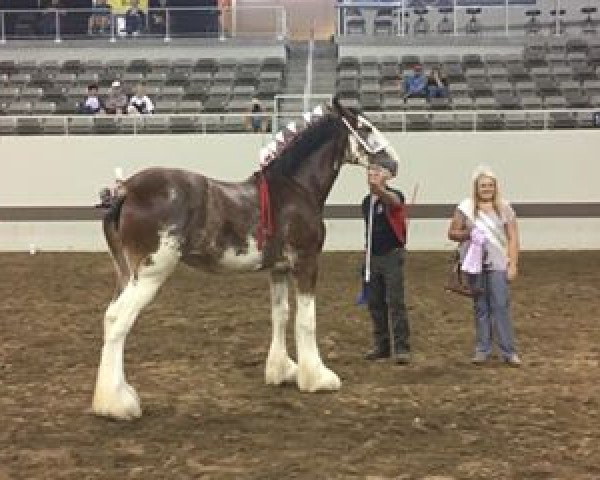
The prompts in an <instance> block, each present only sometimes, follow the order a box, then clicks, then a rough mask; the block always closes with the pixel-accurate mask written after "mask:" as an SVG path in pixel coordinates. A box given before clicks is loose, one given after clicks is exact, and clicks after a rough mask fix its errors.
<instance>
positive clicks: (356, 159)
mask: <svg viewBox="0 0 600 480" xmlns="http://www.w3.org/2000/svg"><path fill="white" fill-rule="evenodd" d="M348 141H349V144H350V157H352V158H351V159H349V160H348V161H349V163H357V164H359V165H362V166H363V167H368V166H369V155H368V154H367V153H366V152H365V150H364V149H363V148H362V146H361V145H360V142H359V141H358V140H357V139H356V138H354V135H349V136H348Z"/></svg>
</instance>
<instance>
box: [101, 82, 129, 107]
mask: <svg viewBox="0 0 600 480" xmlns="http://www.w3.org/2000/svg"><path fill="white" fill-rule="evenodd" d="M104 110H105V112H106V113H108V114H112V115H114V114H117V113H127V95H125V93H124V92H123V90H122V89H121V83H120V82H119V81H118V80H115V81H114V82H113V83H112V85H111V87H110V92H109V93H108V97H107V98H106V102H105V104H104Z"/></svg>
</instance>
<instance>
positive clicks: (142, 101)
mask: <svg viewBox="0 0 600 480" xmlns="http://www.w3.org/2000/svg"><path fill="white" fill-rule="evenodd" d="M127 111H128V112H129V113H137V114H147V113H154V103H152V100H150V98H149V97H148V95H146V91H145V89H144V86H143V85H138V86H137V87H136V89H135V95H133V96H132V97H131V98H130V99H129V106H128V108H127Z"/></svg>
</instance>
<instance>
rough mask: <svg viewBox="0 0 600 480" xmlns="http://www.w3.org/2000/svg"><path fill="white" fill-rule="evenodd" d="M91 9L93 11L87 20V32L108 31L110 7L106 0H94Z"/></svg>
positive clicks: (98, 32) (103, 32)
mask: <svg viewBox="0 0 600 480" xmlns="http://www.w3.org/2000/svg"><path fill="white" fill-rule="evenodd" d="M93 9H94V11H93V13H92V14H91V15H90V18H89V20H88V34H89V35H97V34H107V33H110V23H111V9H110V5H109V4H108V3H107V0H96V2H95V3H94V7H93Z"/></svg>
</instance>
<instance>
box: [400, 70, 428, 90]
mask: <svg viewBox="0 0 600 480" xmlns="http://www.w3.org/2000/svg"><path fill="white" fill-rule="evenodd" d="M404 97H405V98H415V97H416V98H419V97H420V98H425V97H427V77H426V76H425V74H424V73H423V66H422V65H420V64H416V65H413V68H412V73H410V74H408V75H406V77H404Z"/></svg>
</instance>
